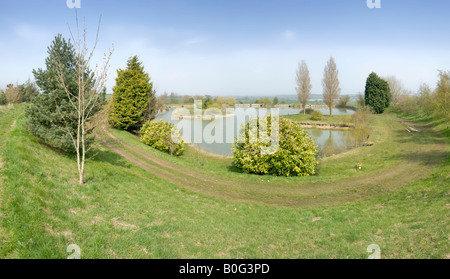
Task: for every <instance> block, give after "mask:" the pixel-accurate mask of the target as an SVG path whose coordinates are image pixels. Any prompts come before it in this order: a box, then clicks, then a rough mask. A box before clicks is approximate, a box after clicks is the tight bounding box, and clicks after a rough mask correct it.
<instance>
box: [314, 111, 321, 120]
mask: <svg viewBox="0 0 450 279" xmlns="http://www.w3.org/2000/svg"><path fill="white" fill-rule="evenodd" d="M322 118H323V114H322V113H321V112H320V111H318V110H315V111H313V112H312V113H311V120H322Z"/></svg>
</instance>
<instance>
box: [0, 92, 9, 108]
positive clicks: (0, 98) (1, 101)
mask: <svg viewBox="0 0 450 279" xmlns="http://www.w3.org/2000/svg"><path fill="white" fill-rule="evenodd" d="M7 103H8V100H6V95H5V93H3V92H0V106H4V105H6V104H7Z"/></svg>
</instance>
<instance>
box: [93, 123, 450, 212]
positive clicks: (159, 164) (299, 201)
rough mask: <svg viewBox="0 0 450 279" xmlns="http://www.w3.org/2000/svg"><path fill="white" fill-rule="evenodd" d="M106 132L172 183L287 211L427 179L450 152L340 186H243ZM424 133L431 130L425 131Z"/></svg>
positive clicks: (115, 146)
mask: <svg viewBox="0 0 450 279" xmlns="http://www.w3.org/2000/svg"><path fill="white" fill-rule="evenodd" d="M415 125H421V124H418V123H415ZM100 128H101V133H97V132H96V136H97V138H99V139H100V140H101V141H102V143H103V144H105V145H106V146H107V147H108V148H110V149H111V150H113V151H114V152H116V153H117V154H119V155H120V156H122V157H123V158H125V159H127V160H128V161H130V162H131V163H133V164H135V165H136V166H138V167H140V168H142V169H144V170H146V171H148V172H150V173H152V174H153V175H155V176H157V177H159V178H162V179H164V180H166V181H168V182H170V183H173V184H175V185H177V186H180V187H183V188H186V189H189V190H192V191H194V192H197V193H201V194H205V195H208V196H214V197H218V198H221V199H225V200H230V201H235V202H246V203H253V204H262V205H270V206H283V207H305V206H323V205H340V204H346V203H351V202H355V201H359V200H363V199H366V198H369V197H373V196H377V195H381V194H384V193H388V192H390V191H393V190H396V189H398V188H400V187H403V186H405V185H408V184H410V183H412V182H414V181H416V180H418V179H420V178H422V177H424V176H425V175H427V174H428V173H429V172H430V171H431V169H432V167H431V166H434V165H436V164H439V163H440V162H441V161H442V158H443V155H444V154H445V150H446V148H445V145H443V144H434V145H433V148H432V151H433V152H429V154H424V155H421V156H422V157H421V158H420V160H411V159H409V160H405V161H404V162H403V163H402V164H399V165H395V166H392V167H389V168H385V169H382V170H379V171H375V172H372V173H368V174H365V175H361V176H357V177H353V178H351V179H345V180H341V181H338V182H336V183H328V184H327V183H322V184H314V183H299V184H298V185H281V184H278V185H277V184H269V183H254V182H250V183H249V182H243V183H245V185H241V184H242V183H239V181H238V180H237V179H233V178H230V179H226V180H224V179H223V178H221V177H219V176H217V175H215V174H213V173H208V172H205V171H201V170H193V169H185V168H183V167H182V166H178V165H175V164H173V163H171V162H168V161H165V160H163V159H159V158H155V157H153V156H150V155H149V154H147V153H145V152H144V151H141V150H138V149H136V148H134V147H132V146H130V145H128V144H126V143H125V142H123V141H121V140H120V139H118V138H117V137H115V136H114V135H113V134H112V133H111V132H110V131H109V130H108V128H107V127H106V123H105V121H102V124H101V126H100ZM422 129H426V127H424V126H422ZM418 156H419V155H418ZM427 166H429V167H427Z"/></svg>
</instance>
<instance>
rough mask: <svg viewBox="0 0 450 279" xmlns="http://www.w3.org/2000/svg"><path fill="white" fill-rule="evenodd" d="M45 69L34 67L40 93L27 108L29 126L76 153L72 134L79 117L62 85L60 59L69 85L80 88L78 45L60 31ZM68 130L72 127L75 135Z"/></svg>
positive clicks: (65, 149)
mask: <svg viewBox="0 0 450 279" xmlns="http://www.w3.org/2000/svg"><path fill="white" fill-rule="evenodd" d="M47 53H48V57H47V58H46V59H45V65H46V69H37V70H33V74H34V78H35V80H36V84H37V85H38V86H39V88H40V89H41V92H42V93H41V94H39V95H37V96H36V97H34V98H33V101H32V103H31V104H30V106H29V107H28V108H27V110H26V116H27V119H28V125H27V126H28V129H29V131H30V132H31V133H32V134H33V135H34V136H36V137H38V138H40V139H41V140H42V141H43V142H45V143H46V144H48V145H50V146H52V147H55V148H58V149H60V150H63V151H66V152H70V153H75V148H74V145H73V141H72V136H75V131H76V126H77V117H76V113H75V109H74V108H73V107H72V105H71V104H70V100H69V97H68V96H67V94H66V92H65V90H64V88H63V86H62V85H61V84H60V82H59V77H58V73H57V72H58V69H57V68H58V67H59V66H58V63H62V64H63V65H64V67H63V74H64V77H65V80H66V86H67V87H68V88H71V89H72V90H73V92H75V91H76V90H77V84H76V77H77V75H76V71H75V67H74V65H76V54H75V49H74V47H73V45H72V43H71V42H70V40H68V41H66V39H64V38H63V37H62V36H61V34H58V35H57V36H56V37H55V39H54V40H53V42H52V44H51V45H50V46H49V47H48V51H47ZM68 131H71V133H72V136H71V135H70V133H68Z"/></svg>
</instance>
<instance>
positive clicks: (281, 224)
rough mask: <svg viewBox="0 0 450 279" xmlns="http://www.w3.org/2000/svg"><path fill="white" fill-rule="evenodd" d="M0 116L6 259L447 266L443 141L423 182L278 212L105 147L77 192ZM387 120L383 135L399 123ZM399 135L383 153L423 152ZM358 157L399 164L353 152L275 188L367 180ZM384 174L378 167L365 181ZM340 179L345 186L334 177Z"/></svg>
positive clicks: (69, 160)
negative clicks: (387, 261) (376, 258)
mask: <svg viewBox="0 0 450 279" xmlns="http://www.w3.org/2000/svg"><path fill="white" fill-rule="evenodd" d="M1 113H2V112H0V120H1V122H0V123H2V127H3V128H2V129H3V130H0V132H2V133H1V134H2V139H1V140H2V141H4V146H3V147H2V152H1V154H2V156H3V158H4V160H3V161H4V166H3V169H2V170H1V171H0V176H1V177H3V181H2V182H1V188H2V193H1V197H2V199H1V200H2V202H1V212H2V215H1V217H0V218H1V229H2V230H3V231H4V232H5V233H4V234H1V236H2V239H1V242H0V245H1V246H0V257H1V258H66V257H67V256H68V255H69V254H68V253H66V248H67V246H68V245H69V244H72V243H75V244H77V245H79V246H80V247H81V257H82V258H367V256H368V253H367V252H366V249H367V246H368V245H370V244H372V243H375V244H378V245H379V246H380V247H381V249H382V252H381V254H382V257H383V258H448V257H449V245H448V235H449V218H448V210H449V176H448V174H449V171H450V161H449V159H450V158H449V156H448V139H442V138H440V137H439V136H438V135H437V134H433V133H432V132H429V133H427V134H426V135H424V136H425V139H423V141H425V140H427V139H428V140H431V139H433V138H432V137H433V136H434V137H435V138H434V140H436V141H438V140H445V146H446V153H445V154H446V155H445V161H444V162H443V163H442V164H439V165H435V166H433V168H432V170H431V173H429V175H427V176H426V177H423V178H422V179H419V180H417V181H415V182H413V183H410V184H409V185H407V186H405V187H402V188H400V189H397V190H394V191H392V192H389V193H388V194H384V195H378V196H375V197H372V198H369V199H363V200H361V201H359V202H353V203H351V204H345V205H340V206H317V207H282V206H267V205H257V204H252V203H244V202H236V201H233V200H227V199H222V198H218V197H216V196H214V195H207V194H203V193H201V192H199V193H197V192H194V191H190V190H187V189H185V188H183V187H180V186H177V185H174V184H172V183H169V182H167V180H164V179H161V178H158V177H157V176H156V175H154V174H152V173H149V172H147V171H145V170H143V169H141V168H139V167H137V166H134V165H133V164H132V163H131V162H129V161H127V160H125V159H123V158H122V157H120V156H119V155H117V154H116V153H114V152H112V151H111V150H110V149H109V148H107V147H106V146H105V145H103V144H98V145H97V147H96V150H94V151H93V153H96V154H97V156H96V157H95V159H93V160H90V161H89V162H88V165H87V173H86V178H87V183H86V185H83V186H79V185H77V181H76V177H77V175H76V163H75V162H74V158H73V157H71V156H66V155H63V154H60V153H57V152H55V151H53V150H51V149H49V148H47V147H45V146H43V145H41V144H39V142H38V141H37V140H36V139H35V138H34V137H33V136H31V135H30V134H29V133H28V132H27V131H26V130H25V129H24V128H23V126H24V123H25V119H24V117H23V116H21V117H19V118H18V120H17V125H16V126H15V127H14V128H13V129H12V131H9V130H8V129H7V128H6V129H5V128H4V127H8V125H7V124H5V125H3V123H6V122H8V121H9V122H11V120H12V119H14V118H15V116H14V115H18V114H21V108H17V107H16V108H15V109H14V110H11V111H9V112H8V113H6V114H5V113H3V114H1ZM384 117H386V118H379V120H378V122H377V125H384V124H383V123H386V122H389V120H391V117H392V118H395V116H393V115H386V116H384ZM5 119H6V120H5ZM392 125H394V126H396V125H397V124H392ZM9 127H10V125H9ZM381 128H382V127H381V126H380V130H383V129H381ZM394 128H395V127H394ZM394 128H393V129H384V130H386V133H380V135H379V138H377V142H379V144H380V145H382V144H385V142H386V141H388V143H391V144H393V143H395V142H397V141H404V142H405V143H406V144H409V143H408V142H409V141H411V140H412V141H413V142H414V143H415V144H417V143H418V142H419V143H421V144H423V145H426V143H425V142H421V141H422V140H421V139H420V136H417V138H414V139H409V138H404V137H402V136H401V135H397V134H395V131H397V130H396V129H394ZM397 128H398V127H397ZM6 130H8V132H7V134H6V136H3V135H4V132H5V131H6ZM390 133H394V134H390ZM114 134H115V135H116V136H118V137H120V139H121V140H124V141H126V142H127V143H129V144H130V145H131V144H133V145H134V146H136V147H139V148H142V149H143V150H144V151H145V152H148V154H151V155H154V156H155V157H156V158H159V159H162V160H165V161H169V162H173V163H174V164H178V166H180V168H181V167H183V168H188V169H189V170H201V171H202V172H205V173H212V172H214V171H217V174H214V175H216V176H217V177H223V178H227V177H228V178H230V179H244V177H246V178H245V179H248V180H245V179H244V180H243V181H242V183H243V184H245V183H247V182H252V181H253V182H254V181H256V180H258V179H260V177H257V176H251V177H248V176H245V175H243V174H240V173H236V172H230V170H229V169H226V166H228V165H229V159H222V158H216V157H205V158H203V157H202V158H203V160H204V164H203V166H201V165H199V164H198V163H196V162H192V160H191V162H189V158H190V159H192V158H193V157H192V156H200V155H199V154H198V153H197V151H196V150H193V149H188V151H187V154H186V157H181V158H168V157H167V156H165V154H163V153H157V152H154V151H153V150H148V149H146V148H144V147H143V146H142V145H141V144H140V143H139V142H138V141H137V139H136V138H133V136H130V135H129V134H125V133H123V132H119V131H114ZM390 136H395V137H396V138H395V140H394V139H392V140H391V138H390ZM414 137H415V136H414ZM388 139H389V140H388ZM416 141H417V142H416ZM413 145H414V144H411V146H413ZM384 148H388V146H387V145H386V146H384V147H383V149H384ZM393 148H395V147H393ZM405 148H406V147H405ZM390 151H392V150H391V149H388V150H387V151H386V152H390ZM352 152H353V153H352ZM359 152H362V153H359ZM355 154H358V155H361V154H365V155H366V157H367V158H366V157H365V158H364V160H366V161H365V162H366V164H369V166H367V167H368V168H371V166H370V163H371V162H372V161H371V160H372V159H370V158H375V159H373V162H374V164H375V165H376V164H381V163H382V161H383V160H386V161H385V164H386V165H388V166H389V164H395V160H399V161H400V162H403V159H404V158H394V157H390V156H388V155H386V154H385V153H384V150H381V149H380V150H379V149H374V150H371V151H370V149H366V150H364V149H362V151H359V150H354V151H351V152H349V153H347V154H343V155H341V156H340V157H337V158H329V159H326V160H325V161H324V162H323V165H324V166H322V168H321V175H320V176H317V177H311V178H306V180H305V181H303V182H302V181H299V180H294V179H284V180H283V179H281V178H278V179H276V178H270V180H272V179H273V180H275V181H278V182H277V183H280V184H283V183H287V184H292V185H293V184H294V183H300V184H301V183H310V182H311V181H312V182H314V181H315V180H320V182H329V181H334V180H342V179H352V178H353V177H356V176H361V175H362V176H364V175H365V174H364V173H359V174H358V173H356V174H355V173H350V169H354V162H355V159H354V158H353V159H352V157H353V156H355ZM369 155H370V156H369ZM390 160H393V162H391V161H390ZM377 162H378V163H377ZM197 164H198V165H197ZM347 164H348V165H349V166H346V165H347ZM366 164H365V165H366ZM223 167H225V170H224V169H223ZM382 168H385V167H381V166H378V165H377V166H374V167H373V170H368V171H367V172H368V173H371V172H374V171H376V170H377V169H378V170H380V169H382ZM336 170H341V171H344V174H339V175H338V177H333V174H332V173H333V172H335V171H336ZM216 176H215V177H216ZM321 176H324V178H322V177H321ZM277 187H278V186H277ZM318 217H320V219H319V218H318Z"/></svg>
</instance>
